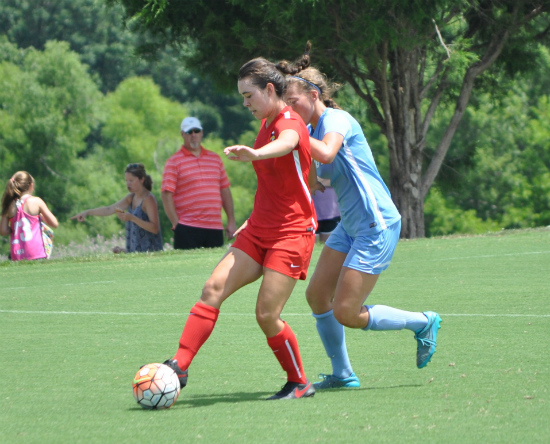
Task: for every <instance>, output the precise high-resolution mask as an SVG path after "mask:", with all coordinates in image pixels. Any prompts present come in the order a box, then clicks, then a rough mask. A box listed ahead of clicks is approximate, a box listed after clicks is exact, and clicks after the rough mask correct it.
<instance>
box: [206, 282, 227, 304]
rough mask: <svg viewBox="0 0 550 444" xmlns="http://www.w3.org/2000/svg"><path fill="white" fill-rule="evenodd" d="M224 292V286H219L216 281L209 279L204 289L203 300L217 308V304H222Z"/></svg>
mask: <svg viewBox="0 0 550 444" xmlns="http://www.w3.org/2000/svg"><path fill="white" fill-rule="evenodd" d="M222 290H223V288H222V286H221V285H219V284H218V283H217V282H216V280H214V279H208V280H207V281H206V283H205V284H204V287H202V295H201V300H202V301H204V302H206V303H208V304H210V305H213V306H215V304H218V303H220V302H221V301H220V299H221V296H222Z"/></svg>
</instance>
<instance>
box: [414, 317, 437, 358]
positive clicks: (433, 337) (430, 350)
mask: <svg viewBox="0 0 550 444" xmlns="http://www.w3.org/2000/svg"><path fill="white" fill-rule="evenodd" d="M424 315H425V316H426V317H427V318H428V324H427V325H426V326H425V327H424V328H423V329H422V330H420V331H417V332H416V334H415V335H414V339H416V340H417V341H418V348H417V349H416V366H417V367H418V368H424V367H426V365H427V364H428V362H430V359H432V355H433V354H434V353H435V347H436V345H437V331H438V330H439V329H440V328H441V327H440V325H439V324H440V323H441V322H442V321H441V318H440V317H439V315H438V314H437V313H436V312H434V311H425V312H424Z"/></svg>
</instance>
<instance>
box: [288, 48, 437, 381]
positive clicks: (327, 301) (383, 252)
mask: <svg viewBox="0 0 550 444" xmlns="http://www.w3.org/2000/svg"><path fill="white" fill-rule="evenodd" d="M279 66H281V67H282V69H284V70H285V72H287V73H288V74H289V75H288V76H287V79H288V82H289V83H288V88H287V91H286V94H285V100H286V102H287V103H288V104H289V105H290V106H292V108H293V109H294V110H295V111H296V112H297V113H298V114H300V116H301V117H302V118H303V119H304V121H305V122H306V123H307V124H309V128H310V135H311V137H310V143H311V155H312V157H313V158H314V159H315V161H316V166H317V174H318V176H319V177H321V178H326V179H330V181H331V186H332V187H334V190H335V191H336V194H337V196H338V205H339V207H340V211H341V213H342V220H341V222H340V224H339V225H338V226H337V227H336V229H335V230H334V231H333V232H332V233H331V235H330V236H329V238H328V240H327V242H326V244H325V246H324V247H323V250H322V252H321V256H320V257H319V261H318V263H317V266H316V268H315V272H314V273H313V276H312V278H311V281H310V283H309V286H308V288H307V290H306V297H307V301H308V303H309V305H310V307H311V309H312V311H313V316H314V317H315V319H316V325H317V331H318V332H319V336H320V337H321V341H322V342H323V345H324V347H325V350H326V352H327V355H328V356H329V358H330V359H331V363H332V374H330V375H325V374H321V375H320V376H321V381H320V382H317V383H315V388H316V389H328V388H338V387H359V385H360V383H359V379H358V378H357V376H356V375H355V373H354V372H353V369H352V367H351V364H350V361H349V358H348V353H347V349H346V343H345V334H344V327H343V326H346V327H350V328H361V329H363V330H401V329H403V328H406V329H409V330H411V331H413V332H414V333H415V336H414V337H415V339H416V340H417V357H416V364H417V366H418V368H423V367H425V366H426V364H428V362H429V361H430V359H431V357H432V355H433V354H434V352H435V348H436V339H437V331H438V329H439V324H440V322H441V319H440V317H439V315H438V314H437V313H435V312H432V311H425V312H423V313H420V312H408V311H403V310H399V309H396V308H392V307H388V306H385V305H363V304H364V302H365V300H366V299H367V297H368V296H369V294H370V293H371V291H372V289H373V288H374V286H375V284H376V281H377V280H378V277H379V276H380V273H381V272H382V271H383V270H385V269H386V268H388V266H389V264H390V261H391V258H392V256H393V252H394V250H395V247H396V245H397V242H398V240H399V235H400V232H401V216H400V214H399V212H398V210H397V208H396V207H395V205H394V203H393V201H392V199H391V195H390V192H389V190H388V188H387V187H386V185H385V184H384V181H383V180H382V178H381V177H380V174H379V172H378V169H377V168H376V164H375V162H374V158H373V156H372V152H371V150H370V148H369V145H368V143H367V140H366V138H365V136H364V134H363V130H362V129H361V127H360V125H359V123H358V122H357V121H356V120H355V119H354V118H353V117H352V116H351V115H350V114H349V113H347V112H345V111H343V110H341V109H339V107H338V105H336V103H335V102H334V101H333V100H332V99H331V88H329V86H328V85H327V81H326V79H325V77H324V76H323V75H322V74H321V73H320V72H319V71H318V70H317V69H316V68H313V67H309V56H308V55H307V51H306V54H305V55H304V56H303V57H302V59H301V60H300V61H299V62H297V63H295V64H289V63H288V62H286V61H283V62H280V63H279ZM320 188H322V187H321V186H320Z"/></svg>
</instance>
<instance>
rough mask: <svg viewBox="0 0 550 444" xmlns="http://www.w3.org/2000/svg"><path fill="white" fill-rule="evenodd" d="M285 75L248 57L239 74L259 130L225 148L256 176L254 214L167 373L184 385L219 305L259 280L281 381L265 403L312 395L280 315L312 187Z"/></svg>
mask: <svg viewBox="0 0 550 444" xmlns="http://www.w3.org/2000/svg"><path fill="white" fill-rule="evenodd" d="M285 87H286V83H285V77H284V76H283V75H282V73H281V72H280V71H278V70H277V68H276V66H275V65H274V64H273V63H271V62H269V61H267V60H265V59H263V58H257V59H253V60H251V61H249V62H247V63H246V64H244V65H243V66H242V67H241V69H240V71H239V78H238V89H239V93H240V94H241V95H242V97H243V105H244V106H246V107H247V108H248V109H249V110H250V112H251V113H252V114H253V115H254V117H256V118H257V119H258V120H261V122H262V123H261V129H260V132H259V133H258V136H257V138H256V142H255V144H254V147H253V148H250V147H247V146H243V145H236V146H230V147H227V148H226V149H225V154H226V155H228V156H229V157H230V158H231V159H232V160H235V161H243V162H252V165H253V166H254V169H255V171H256V175H257V178H258V187H257V191H256V197H255V201H254V209H253V211H252V214H251V215H250V218H249V219H248V220H247V221H246V222H245V223H244V224H243V226H242V227H241V228H239V230H237V232H236V235H237V236H238V237H237V239H236V240H235V242H234V243H233V245H232V246H231V247H230V248H229V249H228V251H227V253H226V254H225V255H224V256H223V258H222V259H221V261H220V262H219V264H218V265H217V266H216V268H215V269H214V271H213V272H212V275H211V276H210V278H209V279H208V280H207V281H206V284H205V285H204V287H203V290H202V295H201V297H200V299H199V301H198V302H197V303H196V304H195V305H194V306H193V308H192V309H191V314H190V316H189V318H188V319H187V322H186V324H185V327H184V329H183V333H182V336H181V339H180V344H179V349H178V351H177V352H176V354H175V356H174V357H173V359H169V360H167V361H166V362H165V364H167V365H169V366H170V367H172V368H173V369H174V370H175V371H176V373H178V376H179V378H180V383H181V386H182V387H183V386H185V385H186V383H187V373H188V372H187V370H188V367H189V365H190V364H191V361H192V360H193V358H194V357H195V355H196V354H197V352H198V351H199V349H200V347H201V346H202V344H204V342H205V341H206V340H207V339H208V337H209V336H210V334H211V333H212V330H213V329H214V325H215V323H216V320H217V318H218V314H219V312H220V307H221V305H222V303H223V302H224V301H225V300H226V299H227V298H228V297H229V296H231V295H232V294H233V293H235V292H236V291H237V290H239V289H240V288H241V287H244V286H245V285H248V284H250V283H251V282H254V281H256V280H257V279H259V278H260V277H262V284H261V286H260V290H259V293H258V299H257V302H256V320H257V321H258V324H259V325H260V328H261V329H262V331H263V332H264V334H265V335H266V337H267V343H268V345H269V346H270V347H271V349H272V350H273V353H274V354H275V356H276V357H277V359H278V361H279V363H280V364H281V367H282V368H283V370H285V371H286V373H287V383H286V384H285V385H284V386H283V388H282V390H281V391H279V392H278V393H276V394H275V395H273V396H271V397H270V398H268V399H295V398H304V397H309V396H313V395H314V394H315V389H314V388H313V386H312V384H311V383H310V382H309V381H308V380H307V378H306V375H305V373H304V370H303V367H302V361H301V358H300V352H299V350H298V342H297V340H296V337H295V336H294V333H293V332H292V330H291V328H290V326H289V325H288V324H287V323H286V322H284V321H283V320H282V319H281V317H280V315H281V312H282V310H283V307H284V305H285V303H286V301H287V300H288V298H289V297H290V294H291V293H292V290H293V288H294V286H295V284H296V281H297V280H298V279H302V280H303V279H305V278H306V272H307V268H308V265H309V261H310V258H311V253H312V250H313V246H314V242H315V229H316V217H315V210H314V207H313V203H312V199H311V195H310V192H309V187H308V184H315V183H316V174H315V169H314V167H313V171H311V174H310V170H311V169H312V165H311V154H310V146H309V133H308V130H307V128H306V126H305V124H304V122H303V120H302V118H301V117H300V116H299V115H298V114H296V113H295V112H294V111H293V110H292V108H290V107H289V106H286V104H285V102H284V101H283V98H282V97H283V94H284V92H285Z"/></svg>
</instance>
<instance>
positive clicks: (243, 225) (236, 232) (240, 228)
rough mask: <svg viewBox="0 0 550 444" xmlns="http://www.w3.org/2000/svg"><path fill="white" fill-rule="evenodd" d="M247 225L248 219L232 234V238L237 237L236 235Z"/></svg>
mask: <svg viewBox="0 0 550 444" xmlns="http://www.w3.org/2000/svg"><path fill="white" fill-rule="evenodd" d="M247 225H248V219H246V220H245V221H244V223H243V224H242V225H241V226H240V227H239V229H238V230H237V231H235V233H233V237H237V235H238V234H239V233H240V232H241V231H243V230H244V229H245V227H246V226H247Z"/></svg>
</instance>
